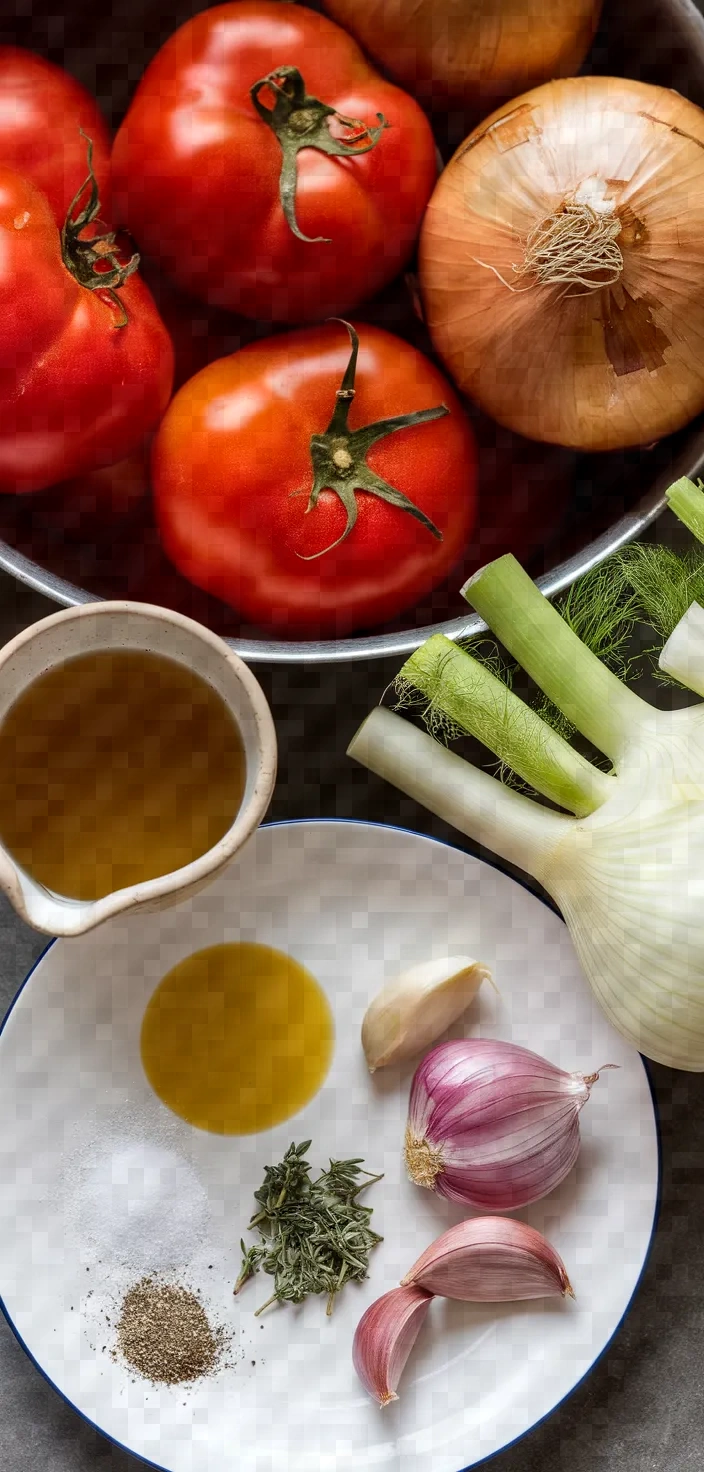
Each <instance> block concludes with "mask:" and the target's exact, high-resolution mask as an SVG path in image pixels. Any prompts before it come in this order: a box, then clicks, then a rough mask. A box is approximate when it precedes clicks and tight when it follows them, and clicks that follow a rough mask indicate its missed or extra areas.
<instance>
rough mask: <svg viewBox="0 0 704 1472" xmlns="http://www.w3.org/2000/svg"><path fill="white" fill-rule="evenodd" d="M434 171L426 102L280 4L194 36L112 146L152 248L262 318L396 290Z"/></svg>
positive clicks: (142, 91)
mask: <svg viewBox="0 0 704 1472" xmlns="http://www.w3.org/2000/svg"><path fill="white" fill-rule="evenodd" d="M250 93H251V94H252V95H250ZM436 173H437V169H436V163H435V145H434V142H433V137H432V133H431V131H430V125H429V123H428V122H427V119H426V118H425V116H424V114H423V113H422V112H421V110H420V108H419V106H418V104H417V103H416V102H415V101H414V100H413V99H412V98H410V97H409V96H407V95H406V93H404V92H401V91H400V90H399V89H398V88H397V87H395V86H393V85H392V84H391V83H390V82H387V81H386V80H385V79H383V78H382V77H380V76H379V75H378V73H377V72H375V71H373V70H372V68H371V66H370V65H369V63H368V62H367V61H366V60H365V58H364V56H363V55H362V52H361V51H360V50H359V48H358V47H357V45H356V43H355V42H354V41H353V40H352V39H351V38H350V37H349V36H348V35H346V34H345V32H344V31H341V30H339V28H338V27H337V26H335V25H334V24H333V23H332V22H331V21H329V20H326V19H325V17H324V16H321V15H317V14H315V13H314V12H313V11H311V10H306V9H305V8H304V7H303V6H299V5H290V4H285V3H284V4H280V3H277V0H234V3H232V4H228V5H220V6H217V7H216V8H215V9H213V10H206V11H203V12H202V13H201V14H200V15H197V16H196V17H195V18H194V19H193V20H191V21H189V22H187V24H186V25H184V26H182V27H181V29H180V30H179V31H177V32H176V34H175V35H174V36H172V37H171V39H170V40H169V41H167V43H166V45H165V46H164V47H163V48H162V50H161V51H160V52H159V53H158V55H157V56H156V57H155V59H154V61H153V62H152V63H151V66H150V67H149V68H148V69H147V72H146V73H145V76H144V78H143V79H142V82H141V83H140V85H139V87H138V89H137V92H136V94H135V97H134V100H133V102H132V105H131V107H130V109H129V111H128V114H127V117H126V118H125V121H124V123H123V124H122V127H121V128H120V131H119V133H118V135H117V138H116V140H115V145H114V149H113V189H114V198H115V207H116V210H117V211H118V217H119V218H120V220H121V221H122V223H123V224H125V225H126V226H127V227H128V229H129V230H130V231H131V233H132V234H133V236H134V237H135V239H136V240H137V241H138V242H139V244H140V247H141V248H142V249H143V250H145V251H146V253H147V254H148V255H150V256H153V257H154V258H155V259H156V260H157V261H159V262H160V264H161V265H162V266H163V267H164V269H165V270H166V271H167V272H168V273H169V274H170V275H171V276H172V277H173V279H174V280H175V281H177V282H178V283H179V284H180V285H181V286H183V287H184V288H186V289H187V290H190V291H192V292H193V293H194V294H195V295H196V296H200V297H202V298H203V299H204V300H206V301H208V302H211V303H212V304H214V305H217V306H224V307H228V308H230V309H232V310H234V311H238V312H242V313H243V314H244V315H245V316H248V317H256V318H261V319H264V320H266V321H281V322H302V321H313V320H317V319H320V318H322V317H327V316H330V315H332V314H337V313H340V312H345V311H349V310H350V309H351V308H353V307H354V306H356V305H357V304H358V303H359V302H361V301H363V300H364V299H365V298H367V297H369V296H371V295H373V294H374V293H375V292H376V291H378V290H379V289H380V288H381V287H382V286H384V285H385V284H386V283H387V282H388V281H390V280H391V279H392V277H393V276H394V275H395V274H396V273H397V272H398V271H399V270H400V268H401V267H402V266H403V264H404V263H405V261H406V260H407V259H408V256H409V255H410V253H411V251H412V249H413V245H414V242H415V238H416V235H417V233H418V228H419V224H420V220H421V217H422V214H423V211H424V209H425V206H426V204H427V202H428V198H429V196H430V193H431V191H432V188H433V185H434V182H435V178H436ZM296 231H297V232H298V233H296Z"/></svg>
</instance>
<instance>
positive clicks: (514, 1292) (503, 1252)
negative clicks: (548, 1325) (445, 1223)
mask: <svg viewBox="0 0 704 1472" xmlns="http://www.w3.org/2000/svg"><path fill="white" fill-rule="evenodd" d="M403 1284H404V1285H406V1286H414V1287H417V1288H425V1289H426V1291H427V1292H428V1293H434V1294H437V1295H438V1296H439V1297H442V1298H459V1299H461V1300H462V1301H463V1302H464V1303H504V1302H508V1301H511V1300H517V1299H521V1298H548V1297H550V1296H551V1295H553V1294H561V1295H562V1296H563V1297H564V1296H565V1294H568V1295H569V1297H570V1298H574V1293H573V1291H572V1286H571V1284H570V1280H569V1278H568V1276H567V1271H566V1268H565V1264H564V1263H563V1261H562V1258H561V1257H560V1256H559V1255H558V1253H557V1252H556V1251H555V1249H554V1247H551V1245H550V1243H549V1242H548V1241H547V1239H546V1238H545V1237H543V1235H542V1233H541V1232H538V1231H536V1229H535V1227H529V1226H527V1225H526V1223H525V1222H517V1221H514V1220H513V1218H511V1217H505V1216H480V1217H473V1218H470V1220H469V1221H466V1222H458V1224H457V1226H455V1227H450V1229H449V1231H447V1232H443V1234H442V1236H441V1237H438V1238H437V1239H436V1241H435V1242H431V1244H430V1247H426V1249H425V1252H423V1253H422V1254H421V1256H420V1257H419V1258H418V1261H417V1263H416V1264H415V1265H414V1267H412V1268H411V1271H410V1273H407V1274H406V1276H405V1278H404V1279H403Z"/></svg>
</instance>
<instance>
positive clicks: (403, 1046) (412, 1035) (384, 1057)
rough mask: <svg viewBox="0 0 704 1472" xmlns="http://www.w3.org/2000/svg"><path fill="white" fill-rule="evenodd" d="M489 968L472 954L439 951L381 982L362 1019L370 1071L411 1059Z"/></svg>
mask: <svg viewBox="0 0 704 1472" xmlns="http://www.w3.org/2000/svg"><path fill="white" fill-rule="evenodd" d="M491 980H492V975H491V971H490V970H489V968H488V967H487V966H484V965H482V963H481V961H473V960H472V959H471V957H470V956H443V957H441V958H439V959H438V960H436V961H422V962H421V963H420V964H419V965H416V966H411V967H410V968H409V969H408V970H407V971H404V972H402V973H401V975H400V976H397V977H395V978H394V980H393V981H390V982H388V984H387V985H386V986H385V987H383V989H382V990H381V991H380V992H379V994H378V996H376V997H375V998H374V1000H373V1002H371V1003H370V1005H369V1006H368V1008H367V1010H366V1013H365V1015H364V1021H363V1023H362V1047H363V1048H364V1054H365V1057H366V1060H367V1064H368V1067H369V1072H370V1073H374V1072H375V1070H376V1069H377V1068H385V1067H386V1066H387V1064H389V1063H401V1062H404V1061H405V1060H407V1059H409V1058H414V1057H415V1056H416V1055H417V1054H418V1053H421V1052H422V1051H423V1049H424V1048H427V1047H429V1046H430V1044H431V1043H434V1042H435V1040H436V1038H439V1037H440V1035H441V1034H442V1033H443V1032H444V1031H445V1029H446V1028H448V1027H449V1026H450V1025H451V1023H453V1022H455V1021H456V1020H457V1018H458V1017H460V1016H461V1015H462V1013H463V1012H464V1011H466V1009H467V1007H468V1006H469V1004H470V1002H471V1001H472V1000H473V998H474V997H475V996H476V993H477V991H478V990H479V987H480V986H481V983H482V982H483V981H491Z"/></svg>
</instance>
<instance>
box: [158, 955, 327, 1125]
mask: <svg viewBox="0 0 704 1472" xmlns="http://www.w3.org/2000/svg"><path fill="white" fill-rule="evenodd" d="M333 1038H334V1027H333V1019H332V1013H331V1011H330V1006H329V1003H328V1001H327V998H326V996H325V993H324V992H323V990H322V988H321V987H320V986H319V984H318V982H317V981H316V980H315V978H314V977H313V976H311V974H310V972H309V971H306V969H305V967H303V966H301V965H299V963H298V962H297V961H294V960H293V958H292V957H291V956H287V955H285V954H284V953H283V952H282V951H277V950H274V949H273V948H271V947H270V946H264V945H258V944H256V943H254V942H252V943H248V942H241V943H238V944H231V945H217V946H210V947H208V948H207V949H206V950H202V951H197V952H196V953H195V954H194V955H192V956H188V957H187V958H186V959H185V960H184V961H181V962H180V964H179V965H178V966H175V967H174V968H173V970H172V971H169V972H168V973H167V975H166V976H165V977H164V978H163V980H162V981H161V982H160V983H159V986H158V987H157V989H156V991H155V992H154V994H153V996H152V997H151V1000H150V1001H149V1003H148V1005H147V1009H146V1011H145V1014H144V1020H143V1022H142V1036H141V1052H142V1063H143V1065H144V1071H145V1073H146V1075H147V1078H148V1080H149V1083H150V1084H151V1086H152V1088H153V1089H154V1092H155V1093H156V1094H157V1095H158V1096H159V1098H160V1099H161V1101H162V1103H163V1104H166V1105H167V1107H168V1108H169V1109H171V1110H173V1112H174V1114H178V1115H179V1116H180V1117H181V1119H185V1120H186V1121H187V1123H188V1124H192V1125H196V1126H197V1128H198V1129H202V1130H210V1131H211V1132H212V1133H214V1134H221V1135H250V1134H255V1133H256V1132H258V1131H259V1130H267V1129H271V1128H272V1127H273V1126H274V1125H276V1124H281V1123H282V1122H283V1121H284V1120H286V1119H289V1118H290V1117H291V1115H293V1114H297V1113H298V1111H299V1110H300V1109H302V1108H303V1107H304V1105H305V1104H307V1103H308V1102H309V1101H310V1100H311V1099H312V1098H313V1097H314V1095H315V1094H317V1092H318V1090H319V1089H320V1087H321V1085H322V1083H323V1081H324V1079H325V1076H326V1074H327V1072H328V1068H329V1066H330V1062H331V1059H332V1052H333Z"/></svg>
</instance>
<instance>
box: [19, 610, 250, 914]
mask: <svg viewBox="0 0 704 1472" xmlns="http://www.w3.org/2000/svg"><path fill="white" fill-rule="evenodd" d="M104 649H139V650H143V651H147V652H149V653H153V654H161V655H164V656H165V657H167V658H169V659H174V660H177V661H178V662H179V663H180V664H183V665H186V666H187V668H188V669H191V670H193V671H194V672H195V673H196V674H198V675H200V676H201V677H202V678H203V679H204V680H207V681H208V683H209V684H210V685H212V687H213V688H214V689H215V690H216V691H217V692H218V694H219V695H220V696H221V697H222V699H223V700H224V701H225V704H226V705H227V706H228V708H229V710H230V712H231V714H232V716H233V717H234V719H235V721H236V722H237V725H238V727H239V731H240V734H241V737H242V742H243V745H244V754H245V787H244V794H243V797H242V803H241V805H240V808H239V811H238V813H237V815H236V817H235V820H234V822H233V823H232V826H231V827H230V828H229V829H228V831H227V833H225V834H224V836H223V837H222V838H221V839H220V841H219V842H218V843H216V844H215V846H214V848H211V849H209V850H208V851H207V853H204V854H202V855H201V856H200V857H199V858H197V859H194V861H193V863H191V864H186V865H185V866H184V867H183V868H181V869H176V870H174V871H173V872H172V873H170V874H163V875H160V876H159V878H158V879H150V880H148V881H145V882H144V883H142V884H135V885H132V886H130V887H129V888H125V889H120V890H116V891H115V892H114V893H113V894H108V895H105V896H104V897H103V898H102V899H99V900H94V901H88V900H74V899H67V898H65V897H64V896H62V895H57V894H54V893H52V892H51V891H49V890H47V889H44V888H43V887H42V885H40V884H37V883H36V881H35V880H33V879H32V878H31V877H30V876H29V875H28V874H26V873H25V872H24V870H23V869H21V868H20V867H19V866H18V865H17V864H16V863H15V861H14V859H13V858H11V856H10V855H9V854H8V853H7V851H6V850H5V849H4V848H3V846H2V844H1V843H0V888H2V889H3V890H4V892H5V894H6V895H7V896H8V899H9V900H10V901H11V903H12V904H13V905H14V907H15V909H16V910H17V912H18V914H19V915H21V916H22V919H23V920H26V921H27V922H28V924H30V925H33V926H34V928H35V929H36V930H43V931H46V932H47V934H49V935H81V934H82V933H83V932H84V931H86V930H92V929H93V928H94V926H96V925H100V924H101V923H102V922H103V921H104V920H108V919H109V918H110V917H111V916H112V915H118V914H120V913H121V912H123V911H125V910H133V909H137V908H139V909H140V910H150V909H162V908H164V907H166V906H167V905H173V904H177V903H178V901H179V900H182V899H185V898H186V896H187V895H192V894H194V893H195V892H196V891H197V890H199V889H202V888H203V887H204V886H205V885H206V884H208V882H209V881H210V879H211V878H213V876H214V875H215V874H218V873H219V872H220V870H221V869H224V868H225V866H226V865H227V864H228V863H229V862H230V861H231V859H233V858H234V856H235V854H236V853H238V852H239V850H240V849H241V848H242V846H243V844H244V843H246V841H247V839H248V838H250V837H251V835H252V834H253V833H254V831H255V829H256V828H258V826H259V824H260V823H261V820H262V818H263V817H264V814H265V812H266V809H267V807H268V805H269V800H270V797H271V794H272V791H273V787H274V781H275V778H276V732H275V730H274V723H273V720H272V717H271V712H270V710H269V707H268V705H267V702H266V699H265V697H264V694H263V692H262V690H261V688H260V686H259V685H258V683H257V681H256V680H255V678H254V676H253V675H252V674H251V672H250V670H248V668H247V666H246V665H245V664H243V662H242V660H241V659H239V657H238V656H237V655H236V654H235V653H234V652H233V651H232V650H231V649H229V648H228V646H227V644H225V643H224V641H223V640H222V639H219V638H218V636H217V634H213V633H211V632H210V630H209V629H206V628H204V627H203V626H202V625H201V624H198V623H196V622H195V621H194V620H193V619H190V618H184V617H183V615H182V614H180V613H174V612H172V610H171V609H166V608H158V607H156V606H153V605H152V604H149V603H131V602H127V601H125V602H122V601H120V602H114V603H86V604H82V605H81V606H80V607H78V608H67V609H65V610H62V611H61V612H60V613H53V614H51V615H50V617H49V618H45V619H42V620H41V621H40V622H39V623H36V624H32V625H31V626H30V627H29V628H28V629H24V630H23V632H22V633H21V634H18V635H17V637H16V638H15V639H12V640H11V641H10V643H9V644H6V645H5V646H4V648H3V649H0V721H2V719H3V718H4V716H5V714H6V712H7V711H8V709H9V708H10V706H11V705H12V704H13V703H14V702H15V701H16V700H17V699H18V697H19V696H20V695H21V694H22V692H23V691H24V690H25V689H26V688H27V686H28V685H30V684H32V682H33V681H34V680H36V679H38V677H39V676H40V675H42V674H44V673H45V672H46V671H47V670H49V669H51V668H52V667H54V666H55V665H58V664H63V663H65V661H66V660H68V659H71V658H73V657H75V656H76V655H79V654H88V653H93V652H95V651H97V650H104Z"/></svg>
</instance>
